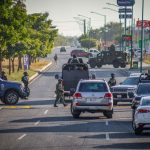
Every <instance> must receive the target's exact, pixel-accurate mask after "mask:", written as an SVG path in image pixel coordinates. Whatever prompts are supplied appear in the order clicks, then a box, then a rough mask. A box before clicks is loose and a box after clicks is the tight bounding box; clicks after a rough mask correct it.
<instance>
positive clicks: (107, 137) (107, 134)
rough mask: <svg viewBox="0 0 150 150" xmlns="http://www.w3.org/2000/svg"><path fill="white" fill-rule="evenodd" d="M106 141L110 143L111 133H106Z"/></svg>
mask: <svg viewBox="0 0 150 150" xmlns="http://www.w3.org/2000/svg"><path fill="white" fill-rule="evenodd" d="M106 140H107V141H109V140H110V138H109V133H106Z"/></svg>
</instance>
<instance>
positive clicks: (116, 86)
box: [112, 85, 137, 89]
mask: <svg viewBox="0 0 150 150" xmlns="http://www.w3.org/2000/svg"><path fill="white" fill-rule="evenodd" d="M112 88H113V89H118V88H121V89H136V88H137V85H115V86H112Z"/></svg>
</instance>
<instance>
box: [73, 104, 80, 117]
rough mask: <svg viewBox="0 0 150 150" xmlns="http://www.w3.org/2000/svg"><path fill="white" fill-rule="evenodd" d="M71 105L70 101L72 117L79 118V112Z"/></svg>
mask: <svg viewBox="0 0 150 150" xmlns="http://www.w3.org/2000/svg"><path fill="white" fill-rule="evenodd" d="M72 105H73V104H72V103H71V114H72V116H73V118H79V116H80V114H81V112H80V111H76V110H74V108H73V106H72Z"/></svg>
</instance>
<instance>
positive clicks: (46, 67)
mask: <svg viewBox="0 0 150 150" xmlns="http://www.w3.org/2000/svg"><path fill="white" fill-rule="evenodd" d="M51 65H52V61H51V62H50V63H49V64H47V65H46V66H44V67H43V68H42V69H40V70H39V71H38V72H37V73H35V74H34V75H33V76H31V77H30V78H29V82H31V81H32V80H33V79H35V78H36V77H37V76H39V75H40V73H41V72H43V71H45V70H46V69H48V68H49V67H50V66H51Z"/></svg>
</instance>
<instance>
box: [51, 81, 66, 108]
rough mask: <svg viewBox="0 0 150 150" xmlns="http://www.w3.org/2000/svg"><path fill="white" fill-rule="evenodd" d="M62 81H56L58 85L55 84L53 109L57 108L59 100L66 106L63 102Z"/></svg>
mask: <svg viewBox="0 0 150 150" xmlns="http://www.w3.org/2000/svg"><path fill="white" fill-rule="evenodd" d="M62 81H63V80H62V79H58V83H57V84H56V91H55V93H56V100H55V103H54V107H58V106H57V102H58V101H59V100H60V102H61V103H62V104H63V105H64V107H65V106H67V104H66V103H65V101H64V87H63V84H62Z"/></svg>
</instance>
